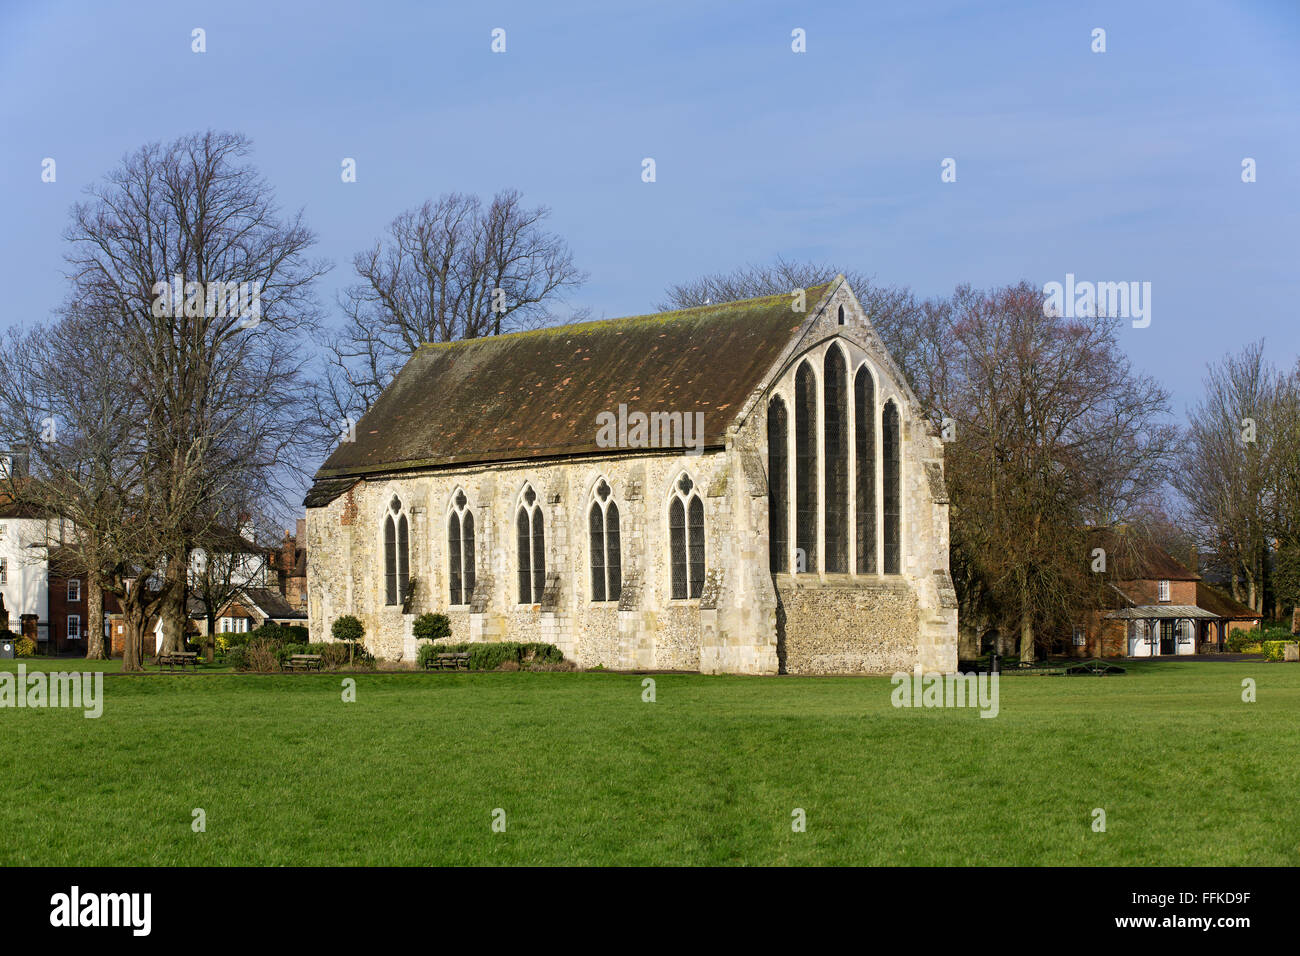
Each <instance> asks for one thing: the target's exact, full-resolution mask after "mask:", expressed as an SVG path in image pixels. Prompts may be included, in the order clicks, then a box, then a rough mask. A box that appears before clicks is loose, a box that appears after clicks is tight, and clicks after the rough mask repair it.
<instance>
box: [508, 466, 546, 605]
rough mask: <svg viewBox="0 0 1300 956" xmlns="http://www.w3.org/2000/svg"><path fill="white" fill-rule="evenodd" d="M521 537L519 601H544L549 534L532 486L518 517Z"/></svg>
mask: <svg viewBox="0 0 1300 956" xmlns="http://www.w3.org/2000/svg"><path fill="white" fill-rule="evenodd" d="M515 528H516V531H517V533H518V536H519V603H520V604H540V603H541V600H542V591H543V590H545V588H546V537H545V532H544V529H543V527H542V509H541V506H540V505H539V504H538V502H537V493H536V492H535V491H533V489H532V486H531V485H529V486H527V487H525V488H524V493H523V494H522V495H521V496H520V499H519V511H518V512H517V514H516V518H515Z"/></svg>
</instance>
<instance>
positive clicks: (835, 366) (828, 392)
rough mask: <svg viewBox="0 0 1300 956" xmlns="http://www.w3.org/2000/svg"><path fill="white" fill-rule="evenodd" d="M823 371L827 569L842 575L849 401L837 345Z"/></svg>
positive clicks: (845, 564) (845, 563) (845, 561)
mask: <svg viewBox="0 0 1300 956" xmlns="http://www.w3.org/2000/svg"><path fill="white" fill-rule="evenodd" d="M823 371H824V373H825V374H824V376H823V379H822V381H823V385H822V422H823V429H824V435H823V447H824V449H825V452H826V469H825V485H826V493H825V499H824V500H825V504H824V508H825V511H824V514H823V527H824V528H825V529H826V530H825V535H826V570H827V571H828V572H830V573H832V574H843V573H845V572H847V571H848V570H849V403H848V378H847V375H848V373H847V371H846V368H845V364H844V353H843V352H841V351H840V349H839V347H838V346H835V345H832V346H831V347H830V349H829V350H827V352H826V362H825V364H824V365H823Z"/></svg>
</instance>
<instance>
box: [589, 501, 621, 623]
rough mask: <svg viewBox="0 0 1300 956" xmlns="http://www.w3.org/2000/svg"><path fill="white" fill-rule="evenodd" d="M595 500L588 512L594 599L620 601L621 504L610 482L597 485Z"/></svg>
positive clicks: (592, 594) (592, 597)
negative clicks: (619, 518) (619, 509)
mask: <svg viewBox="0 0 1300 956" xmlns="http://www.w3.org/2000/svg"><path fill="white" fill-rule="evenodd" d="M592 494H593V497H594V500H593V501H592V503H591V510H590V511H588V512H587V528H588V531H589V532H590V535H591V599H592V600H593V601H617V600H618V599H619V598H620V597H622V595H623V560H622V555H621V554H620V549H619V539H618V505H617V504H615V503H614V499H613V496H612V495H611V493H610V490H609V483H608V482H606V481H605V479H604V478H602V479H600V481H598V482H597V483H596V487H595V489H594V491H593V493H592Z"/></svg>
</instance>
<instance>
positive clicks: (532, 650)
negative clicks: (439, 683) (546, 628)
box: [416, 641, 564, 671]
mask: <svg viewBox="0 0 1300 956" xmlns="http://www.w3.org/2000/svg"><path fill="white" fill-rule="evenodd" d="M462 653H468V654H469V669H470V670H472V671H492V670H521V669H524V670H533V669H542V668H543V667H546V668H547V669H550V668H551V667H552V666H554V665H558V664H563V663H564V655H563V654H562V653H560V649H559V648H558V647H556V646H555V645H554V644H541V643H527V644H520V643H516V642H514V641H484V642H480V643H474V644H425V645H424V646H423V647H421V648H420V650H419V653H418V655H417V657H416V660H417V661H418V663H419V665H420V666H421V667H423V666H424V664H425V662H426V661H427V660H429V659H430V658H431V657H433V656H434V655H436V654H462ZM507 664H509V665H513V666H510V667H506V666H505V665H507Z"/></svg>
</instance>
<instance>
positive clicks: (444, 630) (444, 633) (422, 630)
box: [412, 614, 451, 641]
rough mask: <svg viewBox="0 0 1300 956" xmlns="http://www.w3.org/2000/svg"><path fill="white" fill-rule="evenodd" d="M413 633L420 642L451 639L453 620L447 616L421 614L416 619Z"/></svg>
mask: <svg viewBox="0 0 1300 956" xmlns="http://www.w3.org/2000/svg"><path fill="white" fill-rule="evenodd" d="M412 632H413V633H414V634H415V639H416V640H418V641H436V640H438V639H439V638H443V637H451V618H449V617H447V615H445V614H421V615H420V616H419V617H417V618H416V619H415V626H414V627H413V628H412Z"/></svg>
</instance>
